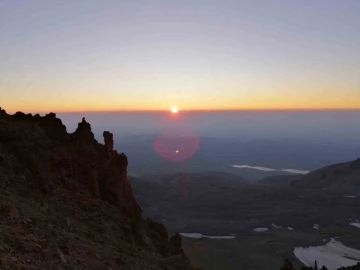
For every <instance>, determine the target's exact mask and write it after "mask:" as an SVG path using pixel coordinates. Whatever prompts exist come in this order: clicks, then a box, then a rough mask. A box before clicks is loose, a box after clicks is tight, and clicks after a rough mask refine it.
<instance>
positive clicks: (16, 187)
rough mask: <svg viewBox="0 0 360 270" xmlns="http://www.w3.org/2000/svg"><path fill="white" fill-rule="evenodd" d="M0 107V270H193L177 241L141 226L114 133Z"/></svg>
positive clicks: (145, 223) (158, 228) (153, 226)
mask: <svg viewBox="0 0 360 270" xmlns="http://www.w3.org/2000/svg"><path fill="white" fill-rule="evenodd" d="M103 136H104V144H100V143H98V142H97V141H96V140H95V138H94V134H93V133H92V131H91V126H90V124H89V123H88V122H87V121H86V120H85V118H83V119H82V121H81V122H80V123H79V124H78V128H77V129H76V131H75V132H74V133H71V134H69V133H68V132H67V131H66V127H65V126H64V125H63V124H62V122H61V120H60V119H58V118H56V115H55V114H54V113H49V114H47V115H45V116H40V115H38V114H37V115H31V114H24V113H22V112H17V113H15V114H14V115H9V114H7V113H6V112H5V111H4V110H2V109H1V108H0V189H1V191H0V213H1V215H0V216H1V219H0V268H1V269H144V270H146V269H154V270H155V269H169V270H170V269H184V270H185V269H193V267H192V266H191V264H190V262H189V260H188V259H187V257H186V256H185V254H184V252H183V249H182V247H181V237H180V236H179V235H178V234H176V235H174V236H173V237H171V238H169V236H168V233H167V231H166V229H165V227H164V226H163V225H162V224H160V223H156V222H153V221H151V220H144V219H143V218H142V215H141V208H140V207H139V205H138V203H137V202H136V200H135V198H134V195H133V192H132V188H131V185H130V184H129V182H128V179H127V166H128V159H127V157H126V155H125V154H124V153H120V154H119V153H118V152H117V151H115V150H114V149H113V145H114V140H113V134H112V133H110V132H109V131H105V132H104V133H103Z"/></svg>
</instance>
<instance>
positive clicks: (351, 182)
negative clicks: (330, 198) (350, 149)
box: [291, 158, 360, 192]
mask: <svg viewBox="0 0 360 270" xmlns="http://www.w3.org/2000/svg"><path fill="white" fill-rule="evenodd" d="M291 185H292V186H293V187H297V188H315V189H332V190H352V191H354V192H360V158H359V159H356V160H354V161H350V162H344V163H339V164H334V165H330V166H327V167H324V168H321V169H318V170H315V171H313V172H311V173H309V174H307V175H305V176H304V177H302V178H301V179H299V180H297V181H294V182H293V183H292V184H291Z"/></svg>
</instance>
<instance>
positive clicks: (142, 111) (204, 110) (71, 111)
mask: <svg viewBox="0 0 360 270" xmlns="http://www.w3.org/2000/svg"><path fill="white" fill-rule="evenodd" d="M2 109H4V108H2ZM5 111H6V110H5ZM241 111H243V112H246V111H247V112H251V111H253V112H266V111H268V112H296V111H297V112H306V111H324V112H325V111H360V108H264V109H260V108H258V109H255V108H253V109H252V108H242V109H241V108H240V109H183V110H182V109H181V108H179V112H178V114H181V113H189V112H241ZM16 112H24V113H25V112H26V111H25V110H14V111H13V110H10V111H6V113H8V114H9V113H11V114H14V113H16ZM50 112H53V113H146V112H149V113H156V112H158V113H159V112H161V113H164V112H166V113H171V111H170V110H165V109H160V110H153V109H147V110H146V109H145V110H144V109H139V110H121V109H119V110H67V111H62V110H59V111H58V110H39V111H37V110H33V111H32V113H33V114H34V113H35V114H36V113H50ZM26 113H29V112H26Z"/></svg>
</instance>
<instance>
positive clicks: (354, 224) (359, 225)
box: [350, 222, 360, 228]
mask: <svg viewBox="0 0 360 270" xmlns="http://www.w3.org/2000/svg"><path fill="white" fill-rule="evenodd" d="M350 225H351V226H354V227H358V228H360V223H355V222H352V223H350Z"/></svg>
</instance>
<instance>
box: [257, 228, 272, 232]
mask: <svg viewBox="0 0 360 270" xmlns="http://www.w3.org/2000/svg"><path fill="white" fill-rule="evenodd" d="M268 230H269V229H268V228H256V229H253V231H254V232H267V231H268Z"/></svg>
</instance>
